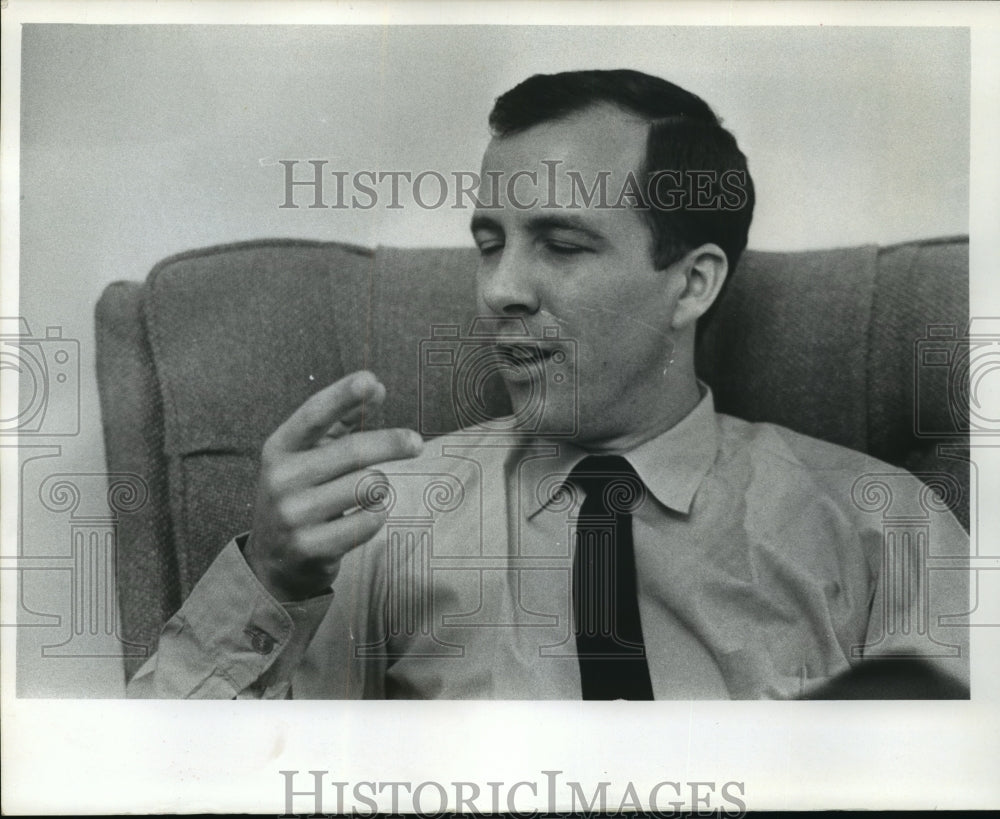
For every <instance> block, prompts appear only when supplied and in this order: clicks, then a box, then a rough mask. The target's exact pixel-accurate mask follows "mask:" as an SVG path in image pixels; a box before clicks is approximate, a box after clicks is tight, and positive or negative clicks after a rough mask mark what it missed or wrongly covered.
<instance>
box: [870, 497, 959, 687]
mask: <svg viewBox="0 0 1000 819" xmlns="http://www.w3.org/2000/svg"><path fill="white" fill-rule="evenodd" d="M881 539H882V544H881V550H880V552H881V554H880V557H881V561H880V562H881V565H880V566H879V568H878V580H877V584H876V588H875V593H874V596H873V599H872V606H871V611H870V617H869V624H868V633H867V637H866V645H865V647H864V649H863V655H864V657H865V659H869V658H876V659H877V658H882V659H891V658H900V659H908V660H911V661H918V662H920V663H922V664H923V667H924V668H925V669H926V674H927V678H928V679H929V680H939V681H940V682H939V683H937V685H938V687H939V688H940V689H941V690H942V691H964V692H965V693H964V696H968V691H969V678H970V674H969V625H968V623H969V620H968V617H969V612H970V600H969V591H970V588H969V586H970V584H969V579H970V572H969V561H968V558H969V548H970V544H969V536H968V535H967V534H966V532H965V530H964V529H963V528H962V527H961V525H960V524H959V523H958V522H957V521H956V520H955V518H954V517H953V516H952V515H951V513H950V512H947V511H942V512H939V513H936V514H933V515H930V516H929V518H928V520H927V521H926V523H925V524H923V523H922V524H918V525H913V523H912V522H911V521H903V522H902V523H901V524H899V525H889V526H887V527H885V531H883V532H882V538H881Z"/></svg>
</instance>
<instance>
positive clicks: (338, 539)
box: [298, 509, 386, 561]
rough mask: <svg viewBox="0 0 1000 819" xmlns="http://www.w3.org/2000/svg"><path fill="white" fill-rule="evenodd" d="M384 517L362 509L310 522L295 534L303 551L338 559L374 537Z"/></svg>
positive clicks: (316, 555)
mask: <svg viewBox="0 0 1000 819" xmlns="http://www.w3.org/2000/svg"><path fill="white" fill-rule="evenodd" d="M385 518H386V514H385V512H371V511H368V510H366V509H362V510H361V511H359V512H356V513H355V514H353V515H345V516H344V517H340V518H336V519H335V520H331V521H327V522H326V523H321V524H318V525H316V526H310V527H309V528H308V529H305V530H303V531H302V532H301V533H300V534H299V538H298V545H299V548H300V549H301V551H302V552H303V553H305V554H309V555H312V556H313V557H314V559H315V558H318V559H321V560H326V561H329V560H331V559H334V560H335V559H339V558H341V557H343V556H344V555H345V554H347V553H348V552H350V551H352V550H353V549H356V548H357V547H358V546H361V545H362V544H364V543H367V542H368V541H370V540H371V539H372V538H374V537H375V535H377V534H378V533H379V531H380V530H381V529H382V527H383V526H385Z"/></svg>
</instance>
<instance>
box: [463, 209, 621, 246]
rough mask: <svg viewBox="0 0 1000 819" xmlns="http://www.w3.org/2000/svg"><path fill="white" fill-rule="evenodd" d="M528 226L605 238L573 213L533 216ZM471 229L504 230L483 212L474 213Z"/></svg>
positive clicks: (542, 230) (595, 239)
mask: <svg viewBox="0 0 1000 819" xmlns="http://www.w3.org/2000/svg"><path fill="white" fill-rule="evenodd" d="M526 226H527V228H528V230H530V231H532V232H533V233H543V232H545V231H547V230H573V231H576V232H578V233H583V234H584V235H586V236H588V237H590V238H591V239H593V240H594V241H596V242H602V241H604V240H605V237H604V235H603V234H601V233H598V232H597V231H595V230H594V229H593V228H592V227H590V226H589V225H588V224H587V223H586V222H585V221H584V220H583V219H581V218H580V217H579V216H574V215H572V214H568V215H563V216H556V215H552V214H547V215H544V216H533V217H531V218H530V219H528V221H527V223H526ZM469 229H470V230H471V231H472V232H473V233H476V232H477V231H480V230H494V231H497V232H499V233H503V232H504V229H503V226H502V225H501V224H500V223H499V222H497V221H496V220H495V219H492V218H490V217H489V216H485V215H483V214H481V213H477V214H474V215H473V217H472V221H471V222H470V224H469Z"/></svg>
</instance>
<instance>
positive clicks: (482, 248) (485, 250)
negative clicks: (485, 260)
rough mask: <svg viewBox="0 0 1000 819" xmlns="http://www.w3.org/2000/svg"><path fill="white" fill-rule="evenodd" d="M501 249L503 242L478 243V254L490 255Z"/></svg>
mask: <svg viewBox="0 0 1000 819" xmlns="http://www.w3.org/2000/svg"><path fill="white" fill-rule="evenodd" d="M501 250H503V242H482V243H480V245H479V255H480V256H492V255H494V254H495V253H499V252H500V251H501Z"/></svg>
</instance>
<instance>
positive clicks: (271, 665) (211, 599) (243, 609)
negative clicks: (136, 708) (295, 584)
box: [127, 536, 333, 699]
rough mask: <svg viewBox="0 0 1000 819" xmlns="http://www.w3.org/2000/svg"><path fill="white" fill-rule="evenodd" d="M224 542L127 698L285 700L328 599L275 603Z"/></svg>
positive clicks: (233, 545)
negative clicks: (293, 674) (223, 546)
mask: <svg viewBox="0 0 1000 819" xmlns="http://www.w3.org/2000/svg"><path fill="white" fill-rule="evenodd" d="M244 538H245V536H241V537H240V538H236V539H234V540H232V541H230V542H229V543H228V544H227V545H226V547H225V548H224V549H223V550H222V552H221V553H220V554H219V556H218V557H217V558H216V559H215V561H214V562H213V563H212V564H211V566H209V568H208V571H206V572H205V574H204V575H203V576H202V578H201V580H200V581H198V584H197V585H196V586H195V587H194V589H193V590H192V592H191V594H190V596H189V597H188V599H187V600H186V601H185V602H184V605H183V606H182V607H181V609H180V610H179V611H178V612H177V614H175V615H174V616H173V617H172V618H171V619H170V620H169V621H168V622H167V624H166V625H165V626H164V628H163V631H162V633H161V635H160V642H159V646H158V648H157V651H156V653H155V654H154V655H153V656H152V657H150V658H149V660H147V661H146V663H144V664H143V666H142V668H140V669H139V671H138V672H137V673H136V675H135V677H133V678H132V680H131V681H130V682H129V684H128V688H127V694H128V696H129V697H149V698H171V699H173V698H204V699H233V698H241V699H243V698H259V699H280V698H284V697H288V696H290V695H291V690H290V680H291V676H292V672H293V670H294V669H295V668H296V666H297V665H298V664H299V663H300V661H301V660H302V657H303V655H304V654H305V651H306V648H307V647H308V645H309V643H310V641H311V640H312V638H313V636H314V634H315V633H316V629H317V628H318V627H319V624H320V622H321V621H322V620H323V617H324V616H325V615H326V612H327V609H328V608H329V607H330V603H331V602H332V600H333V592H332V591H331V592H328V593H326V594H322V595H319V596H317V597H313V598H310V599H308V600H305V601H300V602H292V603H279V602H278V601H277V600H275V599H274V597H272V596H271V595H270V594H269V593H268V591H267V590H266V589H265V588H264V586H263V584H261V582H260V581H259V580H258V579H257V577H256V575H254V573H253V571H252V570H251V569H250V566H249V565H248V564H247V562H246V560H245V559H244V557H243V554H242V552H241V550H240V546H241V545H242V542H243V539H244Z"/></svg>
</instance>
